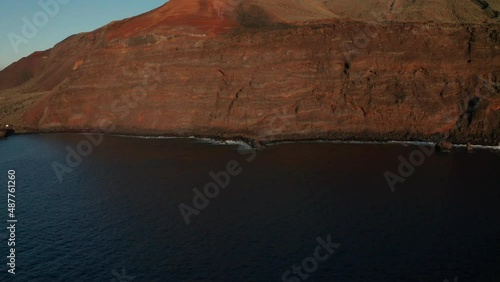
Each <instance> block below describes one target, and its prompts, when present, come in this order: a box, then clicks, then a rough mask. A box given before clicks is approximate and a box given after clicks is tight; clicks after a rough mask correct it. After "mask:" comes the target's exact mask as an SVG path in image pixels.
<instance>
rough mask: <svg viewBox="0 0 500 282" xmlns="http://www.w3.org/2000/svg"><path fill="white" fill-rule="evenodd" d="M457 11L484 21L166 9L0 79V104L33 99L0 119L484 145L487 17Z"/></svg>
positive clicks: (229, 4) (228, 4)
mask: <svg viewBox="0 0 500 282" xmlns="http://www.w3.org/2000/svg"><path fill="white" fill-rule="evenodd" d="M391 2H392V1H391ZM396 2H397V1H394V3H395V4H394V3H393V5H397V3H396ZM469 2H470V3H471V4H470V5H473V6H472V7H475V8H477V11H474V13H475V12H478V13H483V14H480V15H483V16H484V17H485V19H484V20H482V21H483V22H481V23H473V22H465V23H464V22H461V21H459V20H450V19H452V18H451V16H450V17H446V18H445V20H440V21H437V22H408V21H407V20H406V19H407V18H408V17H409V16H408V15H411V14H412V13H409V12H408V11H407V10H404V9H403V8H401V9H402V10H401V11H400V12H398V14H391V12H390V11H391V9H394V6H391V5H389V7H388V9H389V12H387V13H386V14H384V13H379V14H372V16H373V17H375V20H373V19H368V18H363V17H355V16H352V17H351V18H354V19H345V18H344V17H345V13H347V12H346V9H344V10H342V9H340V8H339V7H341V5H345V3H346V2H343V1H316V0H303V1H284V0H273V1H271V0H267V1H258V0H248V1H247V0H243V1H238V0H206V1H202V0H200V1H181V0H172V1H170V2H169V3H167V4H165V5H164V6H162V7H160V8H158V9H156V10H154V11H151V12H149V13H146V14H143V15H140V16H137V17H134V18H130V19H126V20H123V21H118V22H113V23H111V24H109V25H107V26H105V27H103V28H101V29H98V30H96V31H94V32H90V33H82V34H78V35H75V36H72V37H70V38H68V39H66V40H65V41H63V42H61V43H60V44H58V45H56V46H55V47H54V48H53V49H51V50H50V51H47V53H46V54H47V56H48V57H47V58H45V61H44V62H43V64H41V65H40V64H36V66H37V70H36V72H33V73H34V75H33V77H30V79H29V81H27V82H26V81H20V82H18V83H16V84H15V85H13V84H5V82H3V81H5V77H7V76H9V75H10V77H12V76H13V73H14V72H12V71H9V68H7V69H6V70H4V71H2V72H0V89H2V88H3V90H0V91H1V92H0V99H1V98H2V97H3V99H4V102H2V100H0V103H4V106H9V101H11V100H12V101H17V102H19V101H18V100H19V99H21V98H20V97H24V96H23V95H30V94H32V93H41V94H37V95H35V96H29V100H26V99H25V100H23V101H22V103H21V104H22V106H21V107H18V109H17V110H14V111H7V110H6V111H3V113H2V111H1V109H0V119H2V118H3V119H6V120H9V119H13V118H19V119H20V121H15V122H12V123H16V124H20V125H21V126H25V127H27V128H31V129H33V130H40V131H81V130H89V129H98V128H100V129H101V130H104V131H106V132H120V133H139V134H165V135H206V136H218V137H236V136H241V137H248V138H258V139H262V140H278V139H280V140H281V139H315V138H332V139H361V140H387V139H398V140H415V139H418V140H442V139H448V140H451V141H454V142H462V143H465V142H473V143H481V144H495V145H496V144H498V143H499V142H500V94H499V89H500V85H499V82H500V56H499V48H500V45H499V43H500V34H499V30H498V27H499V25H498V21H497V20H496V19H497V16H498V15H495V13H494V12H495V11H496V10H494V9H493V8H492V7H491V6H488V7H489V9H490V10H491V11H490V10H486V9H482V7H483V6H477V5H475V4H474V3H473V1H469ZM352 3H354V4H356V3H358V2H356V1H353V2H352ZM400 5H402V4H400ZM403 6H404V5H403ZM335 7H337V10H336V8H335ZM408 9H409V8H408ZM492 11H493V12H492ZM365 14H366V13H365ZM471 14H473V13H472V12H471ZM339 15H340V16H339ZM478 15H479V14H478ZM389 16H394V17H393V18H391V19H389ZM398 17H403V18H404V19H405V20H401V19H399V18H398ZM389 20H390V21H389ZM28 59H29V58H28ZM20 63H21V62H19V63H18V64H20ZM13 66H15V64H14V65H13ZM14 76H15V75H14ZM13 86H16V87H15V88H11V87H13ZM7 88H8V89H7ZM26 97H28V96H26ZM33 97H34V98H33ZM16 99H17V100H16ZM26 101H28V102H26ZM12 103H13V102H12ZM9 107H10V106H9ZM2 115H3V116H2Z"/></svg>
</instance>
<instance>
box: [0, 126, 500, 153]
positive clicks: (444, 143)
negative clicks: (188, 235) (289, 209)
mask: <svg viewBox="0 0 500 282" xmlns="http://www.w3.org/2000/svg"><path fill="white" fill-rule="evenodd" d="M1 132H2V131H0V133H1ZM15 134H16V135H37V134H103V135H104V136H125V137H144V138H162V137H164V138H196V139H211V140H214V141H218V142H221V143H225V142H228V141H236V142H243V143H246V144H247V145H248V146H250V147H252V148H254V149H264V148H266V147H268V146H271V145H275V144H281V143H296V142H339V143H363V144H370V143H376V144H390V143H415V144H417V143H426V144H429V145H430V144H434V146H436V148H437V149H438V150H439V151H442V152H447V151H451V150H453V148H455V147H464V148H466V149H467V151H470V150H472V148H473V147H477V146H479V147H487V148H500V142H499V143H494V142H493V141H490V142H484V143H472V142H469V140H450V139H443V137H442V136H440V135H435V136H430V137H428V138H425V137H424V136H420V137H417V138H401V136H403V135H397V134H394V135H386V136H380V135H378V136H377V137H378V138H373V137H375V136H376V135H375V134H373V135H365V136H363V135H360V134H351V135H348V134H334V133H325V134H317V135H310V136H281V137H280V138H278V137H276V136H272V137H267V138H262V137H258V136H255V135H253V136H250V135H239V134H196V133H192V134H191V133H188V134H178V133H174V132H168V133H158V132H152V131H140V130H120V131H112V132H103V131H99V130H95V129H75V128H73V129H50V130H40V129H32V128H22V127H21V128H19V129H16V131H15ZM407 136H408V137H410V135H407ZM5 137H6V136H5ZM370 137H371V138H370ZM397 137H399V138H397Z"/></svg>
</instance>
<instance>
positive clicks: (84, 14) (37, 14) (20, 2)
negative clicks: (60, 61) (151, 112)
mask: <svg viewBox="0 0 500 282" xmlns="http://www.w3.org/2000/svg"><path fill="white" fill-rule="evenodd" d="M166 2H167V0H0V70H2V69H4V68H5V67H7V66H8V65H10V64H11V63H13V62H16V61H18V60H19V59H21V58H23V57H26V56H28V55H30V54H31V53H33V52H35V51H40V50H46V49H49V48H52V47H53V46H54V45H55V44H57V43H59V42H60V41H62V40H64V39H65V38H67V37H68V36H70V35H73V34H76V33H80V32H86V31H92V30H95V29H97V28H99V27H101V26H103V25H106V24H108V23H109V22H111V21H115V20H121V19H124V18H128V17H131V16H136V15H138V14H141V13H144V12H147V11H150V10H152V9H154V8H157V7H159V6H161V5H163V4H165V3H166Z"/></svg>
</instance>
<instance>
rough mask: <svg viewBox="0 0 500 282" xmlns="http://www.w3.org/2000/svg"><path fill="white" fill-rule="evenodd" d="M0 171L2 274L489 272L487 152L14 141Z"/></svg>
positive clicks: (487, 275)
mask: <svg viewBox="0 0 500 282" xmlns="http://www.w3.org/2000/svg"><path fill="white" fill-rule="evenodd" d="M12 175H14V176H13V177H14V178H15V179H14V181H15V183H12V182H11V183H9V182H8V181H9V180H11V179H9V176H11V178H12ZM0 179H2V180H1V182H0V188H1V189H0V203H1V204H0V210H1V211H2V212H0V222H1V224H2V225H3V226H1V228H0V257H2V260H1V261H2V268H1V270H0V271H1V273H0V281H119V282H123V281H295V282H299V281H338V282H353V281H354V282H357V281H371V282H376V281H380V282H382V281H383V282H388V281H395V282H396V281H398V282H399V281H405V282H410V281H430V282H433V281H435V282H444V281H450V282H456V281H460V282H462V281H500V267H499V266H500V224H499V222H500V205H499V203H500V151H499V150H495V149H492V148H483V149H479V148H477V149H475V150H474V151H473V152H470V153H467V152H466V151H465V148H457V149H456V150H455V151H453V152H451V153H439V152H432V150H431V148H430V147H429V146H427V145H426V144H402V143H391V144H362V143H360V144H358V143H356V144H350V143H339V142H298V143H283V144H275V145H272V146H269V147H267V148H266V149H264V150H259V151H255V150H252V149H251V148H250V147H249V146H247V145H245V144H243V143H239V142H228V143H226V144H224V143H221V142H215V141H210V140H206V139H195V138H136V137H125V136H101V137H96V136H89V135H82V134H45V135H24V136H11V137H9V138H8V139H6V140H1V141H0ZM11 181H12V180H11ZM9 186H10V187H9ZM12 188H14V189H12ZM9 189H10V191H9ZM8 194H11V195H10V196H9V195H8ZM8 198H9V199H11V201H10V202H8ZM12 200H14V202H13V201H12ZM9 204H11V206H8V205H9ZM12 204H14V205H12ZM13 208H14V209H13ZM11 214H12V215H11ZM8 220H10V221H9V222H8ZM13 220H16V221H15V222H14V221H13ZM12 224H14V227H12ZM13 229H15V230H13ZM13 236H14V237H13ZM12 238H14V240H10V239H12ZM12 242H15V246H10V245H9V243H10V244H12ZM13 247H14V249H15V250H14V252H13V253H14V257H12V250H11V249H12V248H13ZM8 257H10V258H8ZM12 259H14V265H12V264H10V265H9V263H11V262H12ZM12 268H14V269H15V270H14V271H13V272H15V274H12V273H11V272H12V270H11V269H12ZM9 270H11V272H8V271H9Z"/></svg>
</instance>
